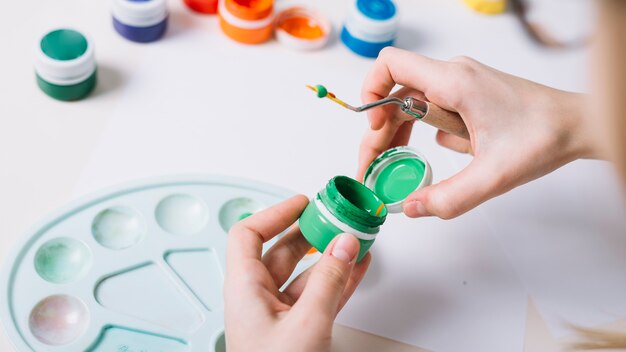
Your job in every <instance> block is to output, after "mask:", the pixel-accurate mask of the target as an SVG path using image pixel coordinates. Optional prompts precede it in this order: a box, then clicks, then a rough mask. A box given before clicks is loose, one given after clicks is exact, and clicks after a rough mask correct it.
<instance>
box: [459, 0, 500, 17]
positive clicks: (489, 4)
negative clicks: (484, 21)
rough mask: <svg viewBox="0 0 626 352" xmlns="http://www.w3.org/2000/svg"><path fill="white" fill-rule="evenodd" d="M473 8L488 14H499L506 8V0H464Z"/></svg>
mask: <svg viewBox="0 0 626 352" xmlns="http://www.w3.org/2000/svg"><path fill="white" fill-rule="evenodd" d="M463 2H465V4H466V5H467V6H469V7H470V8H471V9H472V10H474V11H476V12H480V13H484V14H486V15H497V14H499V13H503V12H504V11H505V10H506V0H463Z"/></svg>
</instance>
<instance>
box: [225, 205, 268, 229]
mask: <svg viewBox="0 0 626 352" xmlns="http://www.w3.org/2000/svg"><path fill="white" fill-rule="evenodd" d="M263 208H264V206H263V205H262V204H261V203H259V202H257V201H255V200H254V199H250V198H246V197H241V198H235V199H231V200H229V201H228V202H226V203H224V205H223V206H222V208H221V209H220V213H219V220H220V226H222V229H224V231H226V232H228V231H230V228H231V227H233V225H235V224H236V223H237V222H239V221H241V220H243V219H245V218H247V217H248V216H250V215H252V214H254V213H256V212H257V211H259V210H261V209H263Z"/></svg>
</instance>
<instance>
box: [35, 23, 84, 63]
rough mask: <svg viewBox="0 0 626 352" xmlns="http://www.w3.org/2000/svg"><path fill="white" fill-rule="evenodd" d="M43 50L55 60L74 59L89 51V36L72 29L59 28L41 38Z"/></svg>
mask: <svg viewBox="0 0 626 352" xmlns="http://www.w3.org/2000/svg"><path fill="white" fill-rule="evenodd" d="M40 46H41V50H42V51H43V52H44V54H46V56H48V57H50V58H52V59H55V60H62V61H67V60H74V59H77V58H79V57H81V56H82V55H83V54H84V53H85V52H86V51H87V46H88V44H87V38H85V37H84V36H83V35H82V34H81V33H79V32H77V31H75V30H72V29H57V30H55V31H52V32H50V33H48V34H46V35H45V36H44V37H43V39H41V43H40Z"/></svg>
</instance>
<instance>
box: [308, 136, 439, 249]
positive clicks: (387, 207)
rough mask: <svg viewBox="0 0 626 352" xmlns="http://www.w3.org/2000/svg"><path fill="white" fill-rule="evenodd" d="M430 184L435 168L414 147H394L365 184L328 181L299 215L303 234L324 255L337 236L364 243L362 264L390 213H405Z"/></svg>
mask: <svg viewBox="0 0 626 352" xmlns="http://www.w3.org/2000/svg"><path fill="white" fill-rule="evenodd" d="M431 182H432V171H431V168H430V165H429V164H428V161H427V160H426V159H425V158H424V157H423V156H422V155H421V154H420V153H419V152H417V151H416V150H414V149H412V148H410V147H397V148H392V149H389V150H387V151H385V152H384V153H382V154H381V155H379V156H378V157H377V158H376V159H375V160H374V161H373V162H372V163H371V164H370V166H369V168H368V169H367V171H366V173H365V177H364V181H363V184H362V183H360V182H358V181H356V180H354V179H351V178H349V177H347V176H336V177H334V178H332V179H331V180H330V181H328V183H327V184H326V187H325V188H324V189H322V190H321V191H319V192H318V193H317V195H316V196H315V198H314V199H313V200H312V201H311V202H310V203H309V205H307V207H306V208H305V210H304V212H303V213H302V215H301V216H300V220H299V225H300V230H301V231H302V234H303V235H304V237H305V238H306V239H307V241H308V242H309V243H310V244H311V245H312V246H313V247H315V248H316V249H317V250H318V251H320V252H323V251H324V250H325V249H326V247H327V246H328V244H329V243H330V242H331V241H332V240H333V238H335V236H337V235H339V234H341V233H344V232H346V233H350V234H352V235H354V236H355V237H356V238H358V240H359V242H360V244H361V249H360V251H359V255H358V256H357V261H360V260H361V259H362V258H363V257H364V256H365V254H366V253H367V251H368V250H369V249H370V247H371V246H372V244H374V240H375V239H376V235H377V234H378V232H379V231H380V226H382V225H383V224H384V222H385V219H386V217H387V214H388V213H399V212H402V202H403V201H404V199H406V197H407V196H408V195H409V194H411V193H412V192H413V191H415V190H417V189H420V188H423V187H426V186H429V185H430V184H431Z"/></svg>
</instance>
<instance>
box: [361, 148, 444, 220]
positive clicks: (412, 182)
mask: <svg viewBox="0 0 626 352" xmlns="http://www.w3.org/2000/svg"><path fill="white" fill-rule="evenodd" d="M431 183H432V171H431V168H430V164H428V161H427V160H426V158H425V157H424V156H423V155H422V154H420V153H419V152H418V151H417V150H415V149H413V148H411V147H407V146H403V147H396V148H392V149H389V150H387V151H385V152H383V153H382V154H380V155H379V156H378V157H376V159H374V161H373V162H372V163H371V164H370V165H369V167H368V168H367V171H365V176H364V178H363V184H364V185H365V186H366V187H367V188H369V189H371V190H372V191H373V192H374V193H375V194H376V195H377V196H378V198H380V199H381V200H382V201H383V202H384V203H385V205H386V206H387V210H388V211H389V212H390V213H400V212H402V202H403V201H404V200H405V199H406V197H408V196H409V194H411V193H413V192H414V191H415V190H417V189H420V188H424V187H427V186H429V185H430V184H431Z"/></svg>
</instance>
